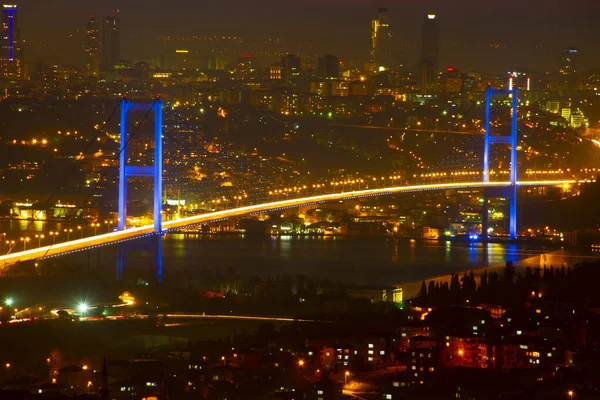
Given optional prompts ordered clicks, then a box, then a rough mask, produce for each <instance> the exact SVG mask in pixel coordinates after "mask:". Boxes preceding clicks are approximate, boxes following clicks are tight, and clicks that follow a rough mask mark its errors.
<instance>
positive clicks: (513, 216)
mask: <svg viewBox="0 0 600 400" xmlns="http://www.w3.org/2000/svg"><path fill="white" fill-rule="evenodd" d="M494 95H505V96H507V97H511V117H512V118H511V119H512V123H511V134H510V136H498V135H492V132H491V123H490V122H491V118H492V114H493V112H492V111H491V107H490V105H491V101H492V96H494ZM485 100H486V104H485V136H484V148H483V182H484V183H488V182H490V165H489V163H490V146H491V145H494V144H504V145H509V146H510V185H509V186H508V187H506V188H500V189H498V188H485V189H484V191H483V192H484V194H483V198H484V207H483V215H482V219H481V220H482V224H481V226H482V231H483V232H482V235H483V237H484V238H485V239H487V229H488V227H489V212H488V199H489V198H490V197H502V198H507V199H509V201H510V206H509V208H510V209H509V229H508V230H509V235H510V238H511V239H515V238H516V237H517V145H518V106H519V91H518V90H517V89H516V88H514V89H510V90H506V89H492V88H491V87H489V86H488V88H487V90H486V93H485Z"/></svg>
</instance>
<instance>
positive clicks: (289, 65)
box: [281, 54, 301, 87]
mask: <svg viewBox="0 0 600 400" xmlns="http://www.w3.org/2000/svg"><path fill="white" fill-rule="evenodd" d="M300 64H301V60H300V57H299V56H296V55H294V54H288V55H287V56H283V57H281V81H282V83H283V86H286V87H293V86H296V84H297V81H298V80H299V78H300V68H301V66H300Z"/></svg>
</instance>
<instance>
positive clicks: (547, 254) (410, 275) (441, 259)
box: [3, 222, 600, 296]
mask: <svg viewBox="0 0 600 400" xmlns="http://www.w3.org/2000/svg"><path fill="white" fill-rule="evenodd" d="M13 224H15V223H14V222H13ZM17 224H21V223H18V222H17ZM17 226H20V225H17ZM3 228H7V226H3ZM62 228H64V227H62V226H58V225H47V226H44V231H46V230H49V229H54V230H61V229H62ZM6 230H8V229H6ZM88 230H89V229H88ZM40 231H41V226H40ZM92 233H93V232H92ZM84 234H86V236H87V234H88V233H87V232H86V233H84ZM28 235H29V236H32V235H31V233H29V234H28ZM45 240H46V244H49V242H48V241H47V240H48V239H47V238H46V239H45ZM36 245H37V243H33V242H31V243H30V246H31V247H35V246H36ZM128 247H129V250H128V252H127V262H126V268H125V271H124V279H125V281H126V282H136V281H137V280H138V279H143V280H146V281H152V280H153V278H154V272H153V270H152V263H153V259H152V251H151V250H152V248H151V245H150V240H148V239H139V240H135V241H132V242H130V243H129V244H128ZM599 258H600V254H599V253H594V252H592V251H591V250H589V249H587V248H572V249H561V248H556V247H533V246H525V245H516V244H500V243H489V244H483V243H466V242H449V241H437V240H414V239H392V238H384V237H331V236H325V237H323V236H304V237H291V236H248V235H246V236H244V235H183V234H168V235H166V236H165V237H164V239H163V269H164V279H165V282H166V283H169V282H170V283H173V284H176V285H181V284H186V285H190V284H194V283H195V282H197V281H199V280H201V279H202V277H203V276H204V274H206V273H221V274H227V273H233V274H235V275H238V276H240V277H241V278H249V277H253V276H256V277H259V278H261V279H281V278H282V277H285V276H292V277H293V276H297V275H306V276H308V277H310V278H314V279H320V280H329V281H331V282H340V283H343V284H347V285H363V286H375V285H382V286H383V285H387V286H401V287H403V288H404V290H405V294H406V295H407V296H411V295H413V294H414V292H415V290H417V289H418V288H417V285H415V284H414V282H420V281H422V280H425V279H431V278H434V277H444V276H447V275H449V274H452V273H453V272H457V271H464V270H467V271H468V270H476V271H477V270H482V269H485V268H499V267H502V266H504V264H505V263H506V262H507V261H511V262H513V263H514V264H515V265H517V266H519V267H525V266H529V267H540V266H543V265H544V264H546V265H548V266H550V265H554V266H560V265H565V266H573V265H575V264H576V263H580V262H582V261H584V260H595V259H599ZM40 264H41V267H40V272H41V273H42V274H44V273H46V272H48V273H51V274H56V275H58V276H61V275H64V274H76V275H78V276H80V277H81V278H85V277H86V275H101V276H104V277H105V278H107V279H110V277H111V276H115V265H116V246H107V247H104V248H100V249H94V250H91V251H87V252H82V253H78V254H73V255H69V256H64V257H58V258H52V259H48V260H44V261H42V262H41V263H40ZM48 266H52V268H47V267H48ZM411 283H412V284H411Z"/></svg>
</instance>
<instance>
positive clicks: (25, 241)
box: [19, 236, 31, 251]
mask: <svg viewBox="0 0 600 400" xmlns="http://www.w3.org/2000/svg"><path fill="white" fill-rule="evenodd" d="M19 240H20V241H21V242H23V251H25V250H27V242H29V241H30V240H31V239H30V238H29V237H28V236H25V237H22V238H19Z"/></svg>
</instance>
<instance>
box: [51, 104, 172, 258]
mask: <svg viewBox="0 0 600 400" xmlns="http://www.w3.org/2000/svg"><path fill="white" fill-rule="evenodd" d="M159 100H160V99H159V98H157V99H156V100H155V101H154V102H153V103H152V105H151V106H150V108H149V109H148V111H147V112H146V113H145V114H144V116H143V117H142V118H141V119H140V120H139V121H137V122H136V123H135V127H136V129H135V130H134V131H133V132H132V133H131V134H130V135H129V137H128V138H127V141H126V142H125V146H121V144H120V143H119V152H118V153H117V154H116V155H115V157H114V158H113V160H112V161H111V163H110V164H109V166H108V167H106V168H105V169H104V170H102V173H101V174H100V179H98V182H96V184H95V185H94V187H93V188H92V190H90V193H89V194H88V195H87V196H86V197H85V198H84V199H83V201H82V202H81V203H80V206H79V207H81V208H83V207H84V205H85V203H86V202H88V201H89V199H90V197H91V196H92V195H93V194H94V192H95V191H96V189H97V188H98V186H99V185H100V183H101V182H102V180H103V179H104V178H105V177H106V173H107V172H108V171H109V170H110V169H111V168H112V167H113V166H114V165H115V163H116V162H117V161H118V160H119V157H120V156H121V153H122V152H123V151H124V150H125V149H127V147H128V146H129V142H130V141H131V139H133V137H134V136H135V135H136V134H137V133H138V132H139V130H140V128H141V127H142V126H143V124H144V121H146V119H147V118H148V116H149V115H150V113H152V111H153V109H154V106H155V105H156V103H157V102H158V101H159ZM121 101H124V99H122V100H121ZM119 104H120V103H119ZM155 145H156V144H155ZM123 167H124V166H123ZM79 207H76V209H78V208H79ZM63 243H64V242H63ZM54 244H55V243H52V244H51V245H50V246H48V249H47V250H46V252H45V253H44V255H43V256H41V257H40V258H44V257H46V256H47V255H48V252H49V251H50V250H51V249H52V247H53V246H54Z"/></svg>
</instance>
